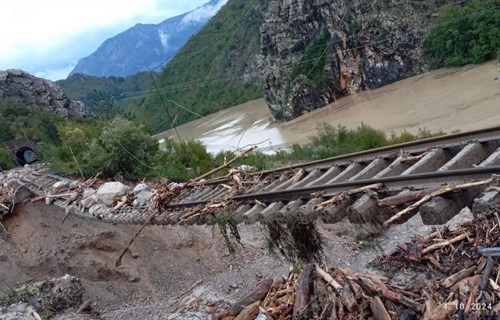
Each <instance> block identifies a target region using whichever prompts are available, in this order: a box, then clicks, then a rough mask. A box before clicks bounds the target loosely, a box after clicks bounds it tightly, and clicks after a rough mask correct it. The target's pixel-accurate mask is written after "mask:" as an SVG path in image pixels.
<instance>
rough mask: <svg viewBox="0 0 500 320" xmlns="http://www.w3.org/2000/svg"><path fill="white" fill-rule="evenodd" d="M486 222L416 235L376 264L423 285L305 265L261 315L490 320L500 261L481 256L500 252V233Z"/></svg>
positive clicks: (499, 303) (272, 295) (497, 301)
mask: <svg viewBox="0 0 500 320" xmlns="http://www.w3.org/2000/svg"><path fill="white" fill-rule="evenodd" d="M481 219H482V220H478V221H473V222H470V223H467V224H464V225H463V226H461V227H460V228H456V229H454V230H452V231H450V230H448V229H446V228H443V229H440V230H436V231H434V232H432V233H431V234H430V235H428V236H423V237H415V239H414V240H413V241H412V242H409V243H407V244H403V245H401V246H400V249H399V250H397V251H395V252H394V253H392V254H391V255H388V256H383V257H382V258H380V259H378V260H376V261H375V262H374V263H373V264H372V266H373V267H383V268H385V270H386V271H387V272H388V274H392V273H393V272H394V271H393V270H396V271H397V270H409V271H412V270H413V271H414V272H416V273H420V274H425V275H426V276H425V277H423V278H422V281H414V282H411V283H407V284H398V285H394V284H391V283H390V281H389V279H388V278H386V277H384V276H381V275H377V274H371V273H360V274H354V272H352V271H351V270H349V269H342V268H338V267H332V266H319V265H315V266H314V267H312V268H311V266H310V265H306V266H305V268H304V270H303V271H302V272H300V273H293V272H292V273H290V274H289V275H288V277H286V278H283V279H282V281H275V282H274V284H273V285H270V286H269V288H270V289H269V291H268V292H267V293H265V294H264V295H263V296H264V297H265V298H264V299H263V300H261V302H260V312H261V314H263V315H265V317H266V319H383V320H388V319H398V317H399V319H428V320H439V319H441V320H448V319H455V318H456V315H457V314H458V315H459V316H458V318H459V319H488V316H490V315H495V313H494V312H500V285H499V280H500V265H499V263H500V259H498V258H492V257H491V256H484V257H480V258H478V256H477V253H478V248H486V247H489V248H491V247H500V227H499V226H498V224H497V221H496V217H495V216H494V215H493V214H490V215H489V216H486V217H484V218H481ZM387 267H391V269H387ZM311 269H312V270H313V272H312V275H311V273H310V272H311ZM306 279H309V283H308V282H307V281H306ZM311 283H312V284H311ZM309 285H310V286H309ZM247 306H248V304H247ZM478 306H484V307H482V308H479V309H478ZM495 308H496V309H498V310H497V311H495V310H496V309H495ZM249 309H251V308H249ZM404 315H406V317H404ZM236 316H237V315H232V318H231V319H234V317H236ZM454 317H455V318H454ZM226 319H230V318H226Z"/></svg>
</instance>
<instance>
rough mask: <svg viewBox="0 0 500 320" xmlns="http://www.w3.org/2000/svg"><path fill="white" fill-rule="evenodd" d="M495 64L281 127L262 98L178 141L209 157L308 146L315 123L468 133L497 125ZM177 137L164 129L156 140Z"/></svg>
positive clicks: (441, 74)
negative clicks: (252, 148) (198, 145)
mask: <svg viewBox="0 0 500 320" xmlns="http://www.w3.org/2000/svg"><path fill="white" fill-rule="evenodd" d="M499 77H500V67H499V64H498V62H493V61H491V62H487V63H484V64H481V65H468V66H464V67H461V68H446V69H439V70H434V71H431V72H428V73H425V74H422V75H418V76H415V77H411V78H408V79H405V80H402V81H399V82H396V83H393V84H391V85H388V86H385V87H382V88H379V89H376V90H370V91H365V92H361V93H359V94H355V95H352V96H349V97H345V98H342V99H339V100H337V101H335V102H334V103H332V104H330V105H328V106H325V107H324V108H321V109H317V110H315V111H313V112H310V113H307V114H305V115H303V116H301V117H299V118H297V119H294V120H292V121H289V122H286V123H274V122H273V119H272V117H271V115H270V113H269V109H268V108H267V105H266V104H265V101H264V100H263V99H258V100H254V101H250V102H247V103H244V104H241V105H239V106H235V107H233V108H230V109H226V110H223V111H220V112H217V113H215V114H212V115H209V116H207V117H206V118H201V119H198V120H196V121H193V122H190V123H187V124H184V125H181V126H178V127H177V131H178V133H179V135H180V136H181V138H182V139H196V140H201V141H202V142H203V143H204V144H205V145H206V146H207V149H208V150H209V151H210V152H212V153H217V152H219V151H222V150H234V149H237V148H238V147H242V146H245V145H249V144H259V146H260V149H261V150H263V151H271V150H273V151H274V150H277V149H280V148H287V147H290V146H291V145H292V144H295V143H304V142H307V140H308V137H309V136H311V135H313V134H315V133H316V128H317V126H318V124H319V123H322V122H326V123H329V124H331V125H333V126H337V125H343V126H346V127H347V128H356V127H358V126H359V125H361V123H364V124H367V125H369V126H370V127H373V128H375V129H379V130H382V131H383V132H385V133H386V134H389V135H390V133H391V132H396V133H399V132H402V131H404V130H406V131H409V132H411V133H418V131H419V130H420V129H423V128H425V129H427V130H429V131H432V132H436V131H444V132H452V131H470V130H476V129H480V128H486V127H492V126H495V125H499V124H500V113H499V112H498V108H499V106H500V80H498V78H499ZM495 79H496V80H495ZM168 137H172V138H176V135H175V132H174V131H173V130H169V131H166V132H163V133H160V134H158V135H156V136H155V138H157V139H158V140H161V139H165V138H168Z"/></svg>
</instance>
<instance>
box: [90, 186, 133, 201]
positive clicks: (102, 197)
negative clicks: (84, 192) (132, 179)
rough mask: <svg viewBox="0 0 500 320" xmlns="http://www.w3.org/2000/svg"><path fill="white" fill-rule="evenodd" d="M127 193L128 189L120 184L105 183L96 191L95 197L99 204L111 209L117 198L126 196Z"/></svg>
mask: <svg viewBox="0 0 500 320" xmlns="http://www.w3.org/2000/svg"><path fill="white" fill-rule="evenodd" d="M129 191H130V187H128V186H126V185H124V184H123V183H121V182H106V183H105V184H103V185H102V186H101V187H100V188H99V190H97V193H96V197H97V200H98V201H99V202H101V203H104V204H105V205H107V206H108V207H112V206H113V204H114V202H115V200H116V199H117V198H119V197H122V196H124V195H126V194H127V193H128V192H129Z"/></svg>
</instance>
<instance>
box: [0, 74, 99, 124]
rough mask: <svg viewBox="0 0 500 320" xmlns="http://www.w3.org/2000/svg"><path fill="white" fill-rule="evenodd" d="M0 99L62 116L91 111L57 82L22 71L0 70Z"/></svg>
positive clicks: (78, 116) (83, 113)
mask: <svg viewBox="0 0 500 320" xmlns="http://www.w3.org/2000/svg"><path fill="white" fill-rule="evenodd" d="M0 99H8V100H11V101H15V102H18V103H19V104H21V105H23V106H26V107H28V108H30V109H32V110H43V111H48V112H50V113H53V114H55V115H57V116H59V117H62V118H85V117H88V116H89V115H90V111H89V110H88V109H87V108H86V107H85V105H84V104H83V102H81V101H74V100H70V99H69V98H68V97H67V96H66V95H65V94H64V92H63V90H62V88H61V87H60V86H59V85H57V84H56V83H54V82H52V81H50V80H45V79H42V78H37V77H34V76H32V75H31V74H29V73H27V72H25V71H22V70H15V69H10V70H7V71H0Z"/></svg>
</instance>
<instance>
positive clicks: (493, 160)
mask: <svg viewBox="0 0 500 320" xmlns="http://www.w3.org/2000/svg"><path fill="white" fill-rule="evenodd" d="M479 166H480V167H494V166H500V148H498V149H496V150H495V152H493V153H492V154H491V155H490V156H489V157H488V158H486V159H485V160H484V161H483V162H481V164H479Z"/></svg>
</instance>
